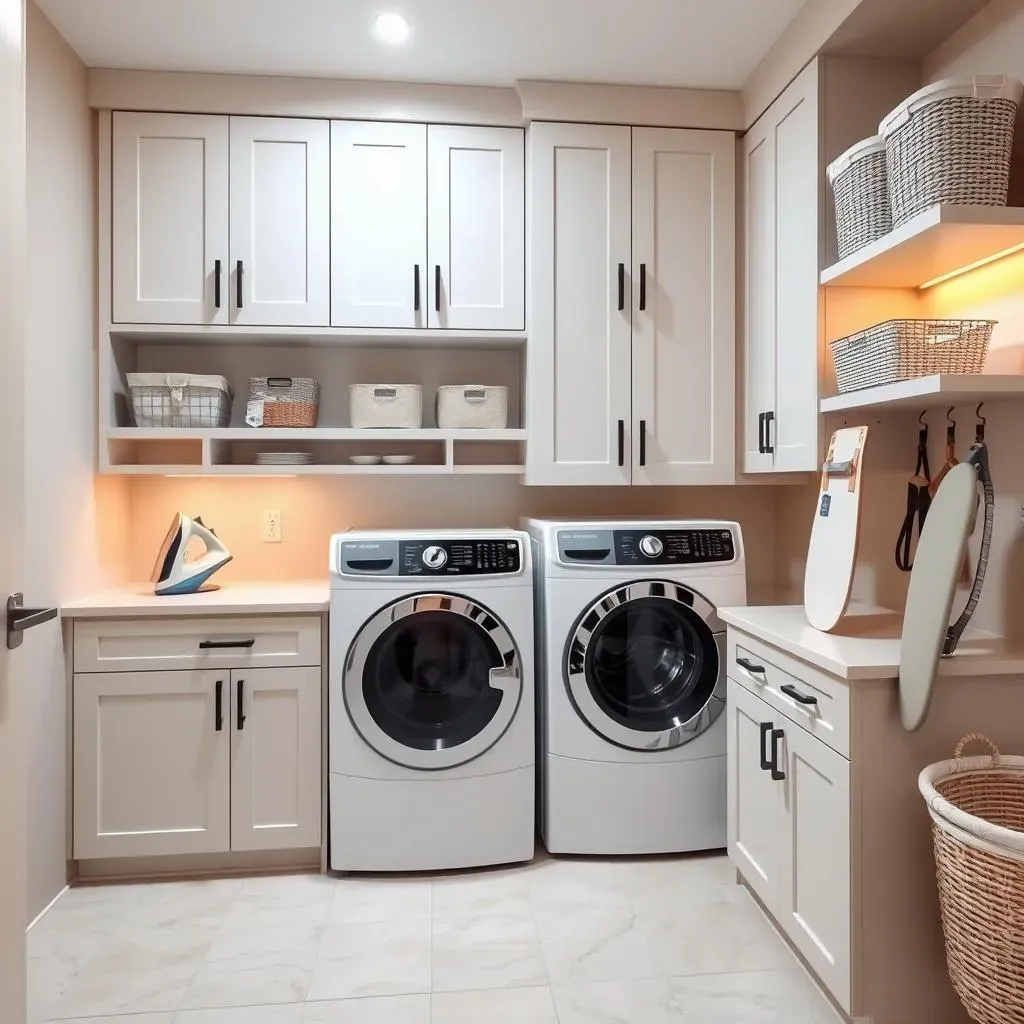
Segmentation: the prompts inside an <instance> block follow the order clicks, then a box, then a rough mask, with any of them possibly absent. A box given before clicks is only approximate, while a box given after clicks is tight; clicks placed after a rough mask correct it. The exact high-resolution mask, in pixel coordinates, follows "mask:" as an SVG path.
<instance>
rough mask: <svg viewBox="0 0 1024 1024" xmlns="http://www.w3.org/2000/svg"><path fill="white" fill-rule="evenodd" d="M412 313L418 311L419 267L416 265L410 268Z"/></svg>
mask: <svg viewBox="0 0 1024 1024" xmlns="http://www.w3.org/2000/svg"><path fill="white" fill-rule="evenodd" d="M412 282H413V283H412V311H413V312H414V313H418V312H419V311H420V265H419V264H418V263H417V264H416V266H414V267H413V268H412Z"/></svg>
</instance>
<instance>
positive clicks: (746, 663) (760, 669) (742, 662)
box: [736, 658, 765, 676]
mask: <svg viewBox="0 0 1024 1024" xmlns="http://www.w3.org/2000/svg"><path fill="white" fill-rule="evenodd" d="M736 664H737V665H739V667H740V668H745V669H746V670H747V671H748V672H756V673H757V674H758V675H762V676H763V675H764V671H765V669H764V665H758V664H757V662H756V661H751V660H750V659H749V658H737V659H736Z"/></svg>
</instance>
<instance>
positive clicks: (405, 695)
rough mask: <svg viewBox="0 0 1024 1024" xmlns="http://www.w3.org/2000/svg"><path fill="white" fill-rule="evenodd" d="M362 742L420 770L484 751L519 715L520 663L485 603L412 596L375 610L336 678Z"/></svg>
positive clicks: (505, 631)
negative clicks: (340, 675) (339, 676)
mask: <svg viewBox="0 0 1024 1024" xmlns="http://www.w3.org/2000/svg"><path fill="white" fill-rule="evenodd" d="M342 689H343V693H344V697H345V706H346V708H347V709H348V713H349V716H350V717H351V719H352V723H353V724H354V725H355V727H356V729H357V731H358V732H359V734H360V736H362V737H363V739H364V740H366V742H367V743H369V744H370V746H371V747H373V749H374V750H376V751H377V753H379V754H381V755H382V756H383V757H386V758H388V760H390V761H394V762H395V763H396V764H400V765H404V766H405V767H408V768H418V769H422V770H424V771H430V770H437V769H442V768H453V767H454V766H455V765H459V764H465V762H467V761H471V760H473V758H475V757H479V756H480V755H481V754H482V753H484V751H486V750H488V749H490V747H492V746H493V745H494V744H495V743H496V742H497V741H498V739H499V738H500V737H501V735H502V734H503V733H504V732H505V730H506V729H507V728H508V727H509V725H510V724H511V722H512V719H513V718H514V717H515V713H516V709H517V708H518V706H519V700H520V697H521V696H522V689H523V681H522V665H521V663H520V659H519V652H518V651H517V649H516V646H515V643H514V641H513V639H512V635H511V634H510V633H509V631H508V629H507V628H506V627H505V626H504V625H503V624H502V622H501V621H500V620H499V619H498V618H497V617H496V616H495V615H494V614H493V613H492V612H491V611H490V610H489V609H488V608H485V607H484V606H483V605H481V604H478V603H477V602H475V601H472V600H469V599H468V598H465V597H459V596H456V595H451V594H417V595H416V596H415V597H409V598H405V599H403V600H400V601H395V602H394V603H393V604H389V605H387V606H386V607H384V608H382V609H381V610H380V611H378V612H377V613H376V614H375V615H374V616H373V617H372V618H371V619H369V621H368V622H367V623H366V624H365V625H364V626H363V628H362V629H361V630H360V631H359V633H358V634H357V635H356V638H355V640H353V641H352V646H351V647H350V648H349V652H348V657H347V658H346V659H345V670H344V674H343V677H342Z"/></svg>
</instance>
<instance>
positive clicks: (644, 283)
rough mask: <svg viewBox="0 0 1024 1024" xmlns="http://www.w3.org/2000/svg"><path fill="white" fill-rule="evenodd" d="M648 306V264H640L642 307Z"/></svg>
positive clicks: (643, 308)
mask: <svg viewBox="0 0 1024 1024" xmlns="http://www.w3.org/2000/svg"><path fill="white" fill-rule="evenodd" d="M646 308H647V264H646V263H641V264H640V309H641V311H643V310H645V309H646Z"/></svg>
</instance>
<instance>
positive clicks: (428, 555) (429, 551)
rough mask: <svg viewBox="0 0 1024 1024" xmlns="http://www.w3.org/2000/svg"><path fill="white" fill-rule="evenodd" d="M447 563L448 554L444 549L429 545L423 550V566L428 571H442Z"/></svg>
mask: <svg viewBox="0 0 1024 1024" xmlns="http://www.w3.org/2000/svg"><path fill="white" fill-rule="evenodd" d="M447 561H448V552H447V551H445V549H444V548H442V547H438V546H437V545H436V544H431V545H430V547H428V548H424V550H423V564H424V565H425V566H426V567H427V568H428V569H443V568H444V566H445V563H446V562H447Z"/></svg>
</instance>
